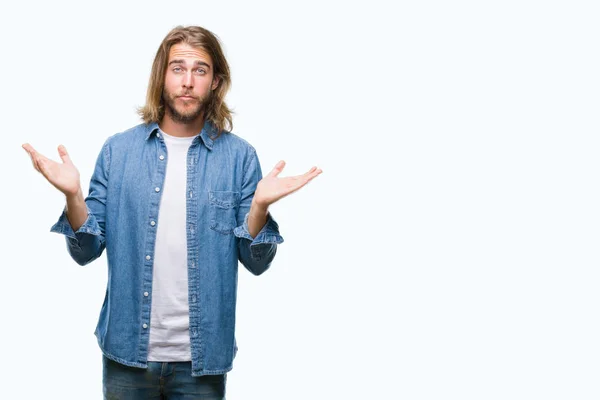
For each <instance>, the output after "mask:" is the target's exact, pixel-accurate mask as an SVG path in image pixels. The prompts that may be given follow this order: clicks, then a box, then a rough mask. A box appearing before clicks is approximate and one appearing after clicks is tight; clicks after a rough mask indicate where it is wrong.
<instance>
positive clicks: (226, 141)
mask: <svg viewBox="0 0 600 400" xmlns="http://www.w3.org/2000/svg"><path fill="white" fill-rule="evenodd" d="M219 141H221V144H222V145H225V146H226V147H229V148H234V149H237V150H239V151H241V152H245V153H250V154H252V153H254V152H256V150H255V149H254V147H253V146H252V145H251V144H250V143H249V142H248V141H247V140H246V139H244V138H242V137H240V136H238V135H236V134H235V133H233V132H229V131H223V133H221V135H220V136H219V137H218V139H216V142H219Z"/></svg>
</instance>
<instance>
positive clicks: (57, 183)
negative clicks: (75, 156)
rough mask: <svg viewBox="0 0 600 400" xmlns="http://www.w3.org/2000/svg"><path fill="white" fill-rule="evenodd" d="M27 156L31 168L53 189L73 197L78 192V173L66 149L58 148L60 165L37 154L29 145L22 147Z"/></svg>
mask: <svg viewBox="0 0 600 400" xmlns="http://www.w3.org/2000/svg"><path fill="white" fill-rule="evenodd" d="M22 147H23V148H24V149H25V151H27V153H29V156H30V157H31V162H32V163H33V167H34V168H35V169H36V170H37V171H38V172H39V173H41V174H42V175H43V176H44V177H45V178H46V179H47V180H48V182H50V183H51V184H52V185H54V187H55V188H57V189H58V190H60V191H61V192H63V193H64V194H65V195H75V194H77V193H78V192H79V190H80V177H79V171H78V170H77V168H76V167H75V165H74V164H73V162H72V161H71V158H70V157H69V154H68V153H67V149H65V147H64V146H62V145H61V146H58V154H59V155H60V158H61V159H62V161H63V162H62V163H58V162H56V161H53V160H51V159H49V158H48V157H46V156H44V155H42V154H40V153H38V152H37V151H36V150H35V149H34V148H33V147H32V146H31V145H30V144H29V143H25V144H24V145H23V146H22Z"/></svg>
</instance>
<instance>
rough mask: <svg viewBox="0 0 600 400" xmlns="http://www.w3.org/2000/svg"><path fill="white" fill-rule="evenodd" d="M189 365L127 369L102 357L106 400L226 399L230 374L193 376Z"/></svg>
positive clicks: (175, 363) (167, 363)
mask: <svg viewBox="0 0 600 400" xmlns="http://www.w3.org/2000/svg"><path fill="white" fill-rule="evenodd" d="M190 368H191V363H190V362H154V361H150V362H148V368H146V369H141V368H135V367H128V366H126V365H122V364H119V363H118V362H116V361H112V360H111V359H109V358H107V357H106V356H103V357H102V392H103V394H104V399H105V400H151V399H156V400H161V399H168V400H225V394H226V392H227V390H226V385H227V374H223V375H204V376H191V374H190Z"/></svg>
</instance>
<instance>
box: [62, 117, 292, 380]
mask: <svg viewBox="0 0 600 400" xmlns="http://www.w3.org/2000/svg"><path fill="white" fill-rule="evenodd" d="M216 134H217V132H216V130H215V128H214V126H213V125H212V124H211V123H210V122H206V123H205V124H204V127H203V129H202V131H201V132H200V133H199V134H198V135H197V136H196V137H195V138H194V140H193V142H192V145H191V146H190V148H189V150H188V155H187V191H186V221H187V227H186V228H187V229H186V231H187V232H186V233H187V259H188V300H189V309H190V314H189V319H190V341H191V343H190V345H191V355H192V360H191V375H192V376H203V375H218V374H224V373H226V372H228V371H230V370H231V369H232V363H233V359H234V358H235V355H236V353H237V349H238V348H237V343H236V339H235V333H234V331H235V311H236V295H237V274H238V261H239V262H241V263H242V265H243V266H244V267H245V268H246V269H248V271H250V272H251V273H252V274H254V275H260V274H262V273H263V272H265V271H266V270H267V269H268V268H269V266H270V265H271V262H272V261H273V258H274V257H275V253H276V251H277V244H280V243H283V238H282V237H281V235H280V233H279V227H278V224H277V222H276V221H275V220H274V219H273V217H272V216H271V214H270V213H268V215H267V223H266V224H265V226H264V227H263V228H262V229H261V231H260V232H259V233H258V234H257V235H256V237H255V238H253V237H252V236H251V235H250V233H249V232H248V214H249V210H250V205H251V203H252V198H253V196H254V192H255V190H256V186H257V184H258V182H259V181H260V179H261V178H262V171H261V167H260V162H259V160H258V157H257V154H256V151H255V149H254V148H253V147H252V146H251V145H250V144H249V143H248V142H246V141H245V140H244V139H242V138H240V137H238V136H237V135H235V134H233V133H229V132H223V133H222V134H221V135H220V136H219V137H216V136H217V135H216ZM167 160H168V154H167V148H166V145H165V143H164V141H163V138H162V135H161V134H160V133H159V130H158V125H157V124H141V125H138V126H135V127H133V128H131V129H129V130H127V131H125V132H122V133H117V134H115V135H112V136H110V137H109V138H108V139H107V140H106V141H105V143H104V145H103V146H102V149H101V151H100V154H99V155H98V158H97V160H96V165H95V168H94V172H93V174H92V178H91V180H90V186H89V193H88V196H87V197H86V199H85V202H86V206H87V209H88V217H87V219H86V221H85V222H84V224H83V225H82V226H81V227H80V228H79V229H78V230H77V231H76V232H74V231H73V229H72V227H71V225H70V224H69V221H68V219H67V216H66V207H65V210H63V213H62V215H60V217H59V219H58V221H57V222H56V224H54V225H53V226H52V228H51V231H52V232H56V233H60V234H63V235H65V239H66V243H67V249H68V251H69V254H70V255H71V257H72V258H73V259H74V260H75V261H76V262H77V263H78V264H80V265H86V264H89V263H91V262H92V261H94V260H95V259H97V258H98V257H100V255H101V254H102V253H103V251H104V249H106V256H107V263H108V282H107V289H106V295H105V298H104V303H103V305H102V308H101V310H100V316H99V319H98V324H97V327H96V330H95V332H94V333H95V335H96V337H97V339H98V344H99V346H100V348H101V350H102V353H103V354H104V355H105V356H106V357H107V358H109V359H111V360H114V361H116V362H119V363H121V364H123V365H127V366H132V367H140V368H147V367H148V362H147V355H148V339H149V332H150V329H152V327H151V326H150V310H151V306H152V270H153V262H154V254H153V253H154V246H155V241H156V229H157V224H158V223H157V221H158V213H159V210H160V199H161V188H162V185H163V182H164V178H165V171H166V166H167Z"/></svg>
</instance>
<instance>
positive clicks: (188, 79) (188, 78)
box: [183, 71, 194, 89]
mask: <svg viewBox="0 0 600 400" xmlns="http://www.w3.org/2000/svg"><path fill="white" fill-rule="evenodd" d="M183 86H184V87H187V88H190V89H191V88H193V87H194V75H192V72H191V71H188V72H186V74H185V76H184V77H183Z"/></svg>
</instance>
